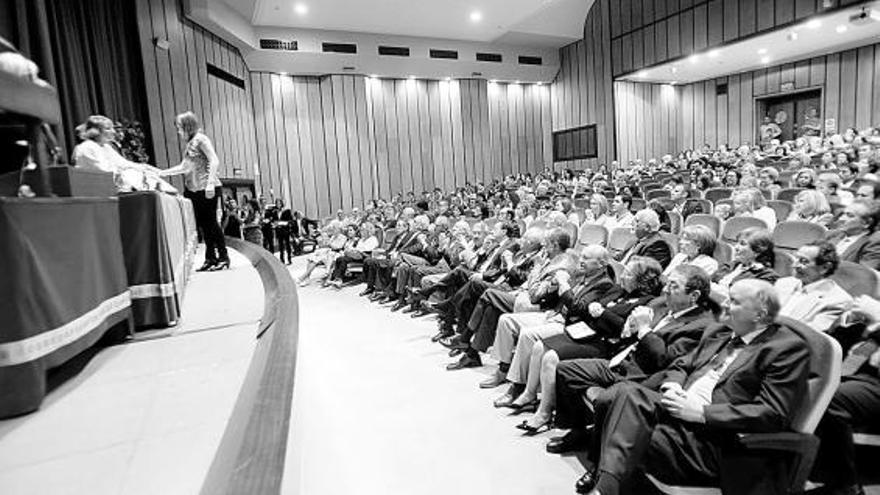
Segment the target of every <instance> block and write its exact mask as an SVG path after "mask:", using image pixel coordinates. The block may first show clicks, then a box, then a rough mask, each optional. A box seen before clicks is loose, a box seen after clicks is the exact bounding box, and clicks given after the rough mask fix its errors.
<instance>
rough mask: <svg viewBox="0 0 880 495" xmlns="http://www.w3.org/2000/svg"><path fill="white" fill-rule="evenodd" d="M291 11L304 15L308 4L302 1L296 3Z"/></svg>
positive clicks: (307, 10) (306, 12)
mask: <svg viewBox="0 0 880 495" xmlns="http://www.w3.org/2000/svg"><path fill="white" fill-rule="evenodd" d="M293 11H294V12H296V13H297V15H306V14H308V13H309V6H308V5H306V4H304V3H298V4H296V5H294V6H293Z"/></svg>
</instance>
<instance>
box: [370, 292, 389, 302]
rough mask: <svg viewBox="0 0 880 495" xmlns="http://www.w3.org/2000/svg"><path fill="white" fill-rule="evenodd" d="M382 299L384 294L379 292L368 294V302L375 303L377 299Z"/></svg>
mask: <svg viewBox="0 0 880 495" xmlns="http://www.w3.org/2000/svg"><path fill="white" fill-rule="evenodd" d="M384 297H385V294H382V293H381V292H373V293H372V294H370V301H371V302H376V301H378V300H379V299H383V298H384Z"/></svg>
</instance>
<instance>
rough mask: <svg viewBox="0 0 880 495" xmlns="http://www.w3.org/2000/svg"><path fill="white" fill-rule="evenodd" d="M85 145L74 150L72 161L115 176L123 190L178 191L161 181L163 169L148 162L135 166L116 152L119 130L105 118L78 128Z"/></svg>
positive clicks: (94, 119)
mask: <svg viewBox="0 0 880 495" xmlns="http://www.w3.org/2000/svg"><path fill="white" fill-rule="evenodd" d="M77 131H78V133H79V135H80V137H81V138H82V139H83V141H82V142H81V143H79V144H78V145H76V147H75V148H74V149H73V154H72V156H71V161H72V162H73V164H74V165H75V166H76V167H79V168H84V169H87V170H96V171H100V172H110V173H112V174H113V178H114V181H115V183H116V188H117V189H118V190H120V191H131V190H153V189H159V190H162V191H165V192H169V193H174V192H177V190H176V189H175V188H174V187H173V186H171V184H168V183H167V182H165V181H164V180H162V179H160V178H159V169H157V168H156V167H153V166H151V165H147V164H145V163H135V162H133V161H130V160H128V159H126V158H125V157H124V156H122V155H121V154H119V152H118V151H116V148H114V147H113V144H112V143H113V142H114V141H115V140H116V129H115V127H114V125H113V121H112V120H110V119H109V118H107V117H105V116H103V115H92V116H90V117H89V118H88V119H86V121H85V123H83V124H81V125H79V126H78V127H77Z"/></svg>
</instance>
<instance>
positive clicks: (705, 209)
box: [683, 198, 714, 215]
mask: <svg viewBox="0 0 880 495" xmlns="http://www.w3.org/2000/svg"><path fill="white" fill-rule="evenodd" d="M694 203H696V204H698V205H700V210H702V213H703V214H704V215H711V214H712V209H713V208H714V205H713V204H712V202H711V201H709V200H708V199H703V198H690V199H687V200H685V202H684V208H683V209H684V210H690V209H691V206H690V205H691V204H694Z"/></svg>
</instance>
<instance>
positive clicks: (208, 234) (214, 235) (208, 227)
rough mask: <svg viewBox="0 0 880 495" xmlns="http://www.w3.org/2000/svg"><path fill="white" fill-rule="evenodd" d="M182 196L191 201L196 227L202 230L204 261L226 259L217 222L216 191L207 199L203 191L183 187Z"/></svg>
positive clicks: (227, 256) (221, 234)
mask: <svg viewBox="0 0 880 495" xmlns="http://www.w3.org/2000/svg"><path fill="white" fill-rule="evenodd" d="M183 197H185V198H187V199H189V200H190V201H192V204H193V212H194V213H195V216H196V227H197V228H198V229H199V230H201V231H202V238H203V239H204V240H205V261H208V262H212V263H213V262H217V261H226V260H228V259H229V255H228V254H227V253H226V240H225V239H224V238H223V231H222V230H221V229H220V224H219V223H217V199H218V198H217V193H214V197H213V198H210V199H209V198H206V197H205V191H190V190H189V189H185V190H184V191H183Z"/></svg>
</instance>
